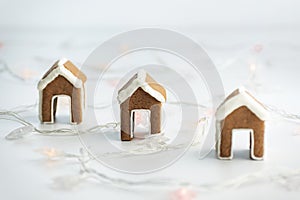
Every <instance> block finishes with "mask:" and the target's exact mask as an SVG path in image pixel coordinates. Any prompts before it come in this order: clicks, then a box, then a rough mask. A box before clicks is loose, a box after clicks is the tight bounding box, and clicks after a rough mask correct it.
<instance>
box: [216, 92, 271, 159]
mask: <svg viewBox="0 0 300 200" xmlns="http://www.w3.org/2000/svg"><path fill="white" fill-rule="evenodd" d="M267 117H268V111H267V109H266V108H265V107H264V105H263V104H262V103H260V102H259V101H257V100H256V99H255V98H254V97H253V96H252V95H251V94H250V93H249V92H248V91H246V90H245V89H244V88H240V89H237V90H235V91H234V92H233V93H232V94H230V95H229V96H228V97H227V98H226V99H225V101H224V102H223V103H222V104H221V105H220V106H219V108H218V110H217V112H216V120H217V123H216V126H217V127H216V130H217V133H216V140H217V141H216V144H217V145H216V149H217V156H218V158H219V159H232V158H233V151H232V138H233V137H234V136H233V135H232V132H233V130H246V131H249V133H250V158H251V159H253V160H262V159H263V157H264V133H265V120H266V119H267Z"/></svg>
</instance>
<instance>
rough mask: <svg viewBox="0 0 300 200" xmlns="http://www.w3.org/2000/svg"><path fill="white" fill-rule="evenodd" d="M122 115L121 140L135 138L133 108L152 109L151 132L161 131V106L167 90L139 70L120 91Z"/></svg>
mask: <svg viewBox="0 0 300 200" xmlns="http://www.w3.org/2000/svg"><path fill="white" fill-rule="evenodd" d="M118 101H119V104H120V115H121V116H120V117H121V140H122V141H130V140H132V139H133V138H134V134H133V130H132V120H131V119H132V116H131V115H132V110H136V109H145V110H149V111H150V123H151V126H150V127H151V134H156V133H160V132H161V108H162V103H164V102H165V101H166V90H165V88H164V87H163V86H161V85H160V84H158V83H157V82H156V81H155V80H154V79H153V78H152V77H151V76H150V75H149V74H148V73H147V72H146V71H144V70H139V71H138V72H137V73H136V74H135V75H134V76H133V77H132V78H131V79H130V80H129V81H128V82H127V83H126V84H125V85H124V86H123V87H122V88H121V89H120V90H119V92H118Z"/></svg>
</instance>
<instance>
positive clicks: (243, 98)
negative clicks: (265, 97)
mask: <svg viewBox="0 0 300 200" xmlns="http://www.w3.org/2000/svg"><path fill="white" fill-rule="evenodd" d="M241 106H246V107H247V108H248V109H249V110H251V111H252V112H253V113H254V114H255V115H256V116H257V117H258V118H260V119H261V120H266V119H267V118H268V116H269V112H268V110H267V109H266V108H265V107H264V105H263V104H262V103H260V102H258V101H257V100H256V99H255V98H254V97H253V96H252V95H250V93H249V92H248V91H246V90H245V89H244V88H239V89H237V90H235V91H234V92H233V93H232V94H231V95H229V96H228V97H227V99H226V100H225V101H224V102H223V103H222V104H221V105H220V106H219V108H218V110H217V112H216V119H217V120H223V119H225V118H226V117H227V116H228V115H230V114H231V113H232V112H233V111H235V110H236V109H238V108H240V107H241Z"/></svg>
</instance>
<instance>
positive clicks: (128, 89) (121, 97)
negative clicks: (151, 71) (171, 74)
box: [117, 69, 166, 104]
mask: <svg viewBox="0 0 300 200" xmlns="http://www.w3.org/2000/svg"><path fill="white" fill-rule="evenodd" d="M147 77H149V78H150V79H152V78H151V77H150V76H149V75H148V74H147V72H146V71H145V70H143V69H142V70H139V71H138V72H137V74H135V76H134V77H133V78H132V79H131V80H129V82H128V83H127V84H126V85H125V86H124V87H123V88H121V89H120V90H119V93H118V97H117V98H118V101H119V103H120V104H121V103H123V102H124V101H126V100H127V99H128V98H129V97H131V95H133V93H134V92H135V91H136V90H137V89H138V88H142V89H143V90H144V91H145V92H146V93H148V94H149V95H151V96H152V97H153V98H155V99H156V100H157V101H159V102H165V101H166V97H165V93H166V92H165V89H164V88H163V87H162V86H160V85H159V84H158V83H156V82H154V81H152V82H149V80H147ZM152 80H153V79H152ZM151 84H153V85H156V86H157V87H159V89H160V90H162V91H163V92H164V94H162V92H161V91H159V90H157V89H155V88H154V87H151Z"/></svg>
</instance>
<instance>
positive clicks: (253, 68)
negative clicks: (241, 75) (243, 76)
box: [250, 63, 256, 73]
mask: <svg viewBox="0 0 300 200" xmlns="http://www.w3.org/2000/svg"><path fill="white" fill-rule="evenodd" d="M250 71H251V72H252V73H253V72H255V71H256V65H255V64H253V63H252V64H250Z"/></svg>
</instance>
